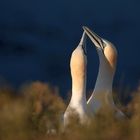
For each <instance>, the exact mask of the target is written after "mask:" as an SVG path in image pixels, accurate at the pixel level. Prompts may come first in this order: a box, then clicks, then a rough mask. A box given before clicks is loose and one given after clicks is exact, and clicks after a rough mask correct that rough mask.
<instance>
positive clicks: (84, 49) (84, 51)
mask: <svg viewBox="0 0 140 140" xmlns="http://www.w3.org/2000/svg"><path fill="white" fill-rule="evenodd" d="M79 46H81V47H82V49H83V51H84V54H85V55H87V52H86V50H85V47H84V45H79Z"/></svg>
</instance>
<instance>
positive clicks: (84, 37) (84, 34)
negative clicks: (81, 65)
mask: <svg viewBox="0 0 140 140" xmlns="http://www.w3.org/2000/svg"><path fill="white" fill-rule="evenodd" d="M86 38H87V36H86V33H85V31H84V32H83V35H82V37H81V40H80V43H79V46H82V48H83V51H84V54H85V55H86V53H87V51H86Z"/></svg>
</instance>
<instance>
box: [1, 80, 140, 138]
mask: <svg viewBox="0 0 140 140" xmlns="http://www.w3.org/2000/svg"><path fill="white" fill-rule="evenodd" d="M18 93H19V94H20V96H19V95H16V94H14V90H12V89H11V88H8V87H6V86H5V87H1V88H0V140H71V139H72V140H126V139H127V140H139V139H140V92H139V91H136V92H135V93H133V94H132V95H134V97H133V100H132V101H131V102H130V103H129V104H128V105H127V106H125V107H121V108H122V110H123V111H124V112H125V113H126V114H127V116H128V118H127V119H123V120H117V119H116V118H115V117H114V116H113V115H112V113H111V112H109V111H108V110H107V109H103V110H102V113H100V114H97V115H96V117H95V118H94V119H93V121H92V122H91V125H90V126H81V125H78V124H77V120H76V119H73V120H72V123H71V125H70V126H69V128H68V129H67V130H66V131H65V132H64V131H63V127H62V125H61V121H62V114H63V112H64V111H65V108H66V105H65V103H64V102H63V100H62V99H61V98H60V96H59V93H58V89H57V88H54V87H51V86H49V85H48V84H45V83H41V82H34V83H31V84H27V85H24V86H22V88H20V90H19V91H18ZM50 130H51V131H52V132H50ZM53 130H55V132H54V131H53Z"/></svg>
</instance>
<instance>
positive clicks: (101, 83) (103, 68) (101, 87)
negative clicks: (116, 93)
mask: <svg viewBox="0 0 140 140" xmlns="http://www.w3.org/2000/svg"><path fill="white" fill-rule="evenodd" d="M97 52H98V55H99V71H98V76H97V80H96V84H95V89H94V93H95V94H96V93H98V92H105V91H108V92H112V83H113V77H114V72H115V70H113V71H112V69H111V68H110V65H109V63H108V61H107V59H106V57H105V55H104V54H103V53H102V52H101V51H99V50H97Z"/></svg>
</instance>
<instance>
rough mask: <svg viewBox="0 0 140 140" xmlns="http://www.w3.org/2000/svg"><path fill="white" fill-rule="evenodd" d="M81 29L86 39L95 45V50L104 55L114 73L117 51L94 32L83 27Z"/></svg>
mask: <svg viewBox="0 0 140 140" xmlns="http://www.w3.org/2000/svg"><path fill="white" fill-rule="evenodd" d="M83 29H84V31H85V32H86V34H87V35H88V37H89V38H90V39H91V41H92V42H93V43H94V44H95V47H96V49H97V50H99V51H101V52H102V53H103V54H104V56H105V58H106V60H107V62H108V64H109V66H110V68H111V69H112V70H113V71H115V68H116V62H117V50H116V48H115V46H114V45H113V44H112V43H111V42H109V41H107V40H105V39H103V38H101V37H100V36H98V35H97V34H96V33H95V32H93V31H91V30H90V29H89V28H88V27H85V26H84V27H83Z"/></svg>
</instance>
